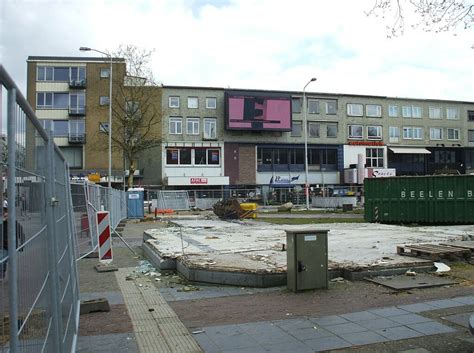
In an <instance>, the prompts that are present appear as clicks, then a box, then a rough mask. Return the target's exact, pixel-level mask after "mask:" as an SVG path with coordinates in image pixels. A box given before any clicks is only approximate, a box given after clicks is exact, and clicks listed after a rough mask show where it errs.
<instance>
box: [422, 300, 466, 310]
mask: <svg viewBox="0 0 474 353" xmlns="http://www.w3.org/2000/svg"><path fill="white" fill-rule="evenodd" d="M425 304H428V305H431V306H434V307H435V308H436V309H447V308H454V307H456V306H463V305H464V304H463V303H460V302H457V301H454V300H451V299H442V300H433V301H430V302H426V303H425Z"/></svg>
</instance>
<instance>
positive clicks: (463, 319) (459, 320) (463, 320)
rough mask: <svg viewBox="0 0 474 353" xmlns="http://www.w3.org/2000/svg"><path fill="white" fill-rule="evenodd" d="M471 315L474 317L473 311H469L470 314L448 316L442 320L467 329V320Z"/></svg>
mask: <svg viewBox="0 0 474 353" xmlns="http://www.w3.org/2000/svg"><path fill="white" fill-rule="evenodd" d="M471 315H474V311H470V312H467V313H462V314H456V315H448V316H444V317H442V319H443V320H446V321H449V322H452V323H453V324H456V325H459V326H462V327H465V328H467V329H468V328H469V318H470V317H471Z"/></svg>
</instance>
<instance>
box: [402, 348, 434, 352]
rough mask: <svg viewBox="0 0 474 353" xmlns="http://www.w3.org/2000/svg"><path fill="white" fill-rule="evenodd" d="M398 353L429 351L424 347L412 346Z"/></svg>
mask: <svg viewBox="0 0 474 353" xmlns="http://www.w3.org/2000/svg"><path fill="white" fill-rule="evenodd" d="M398 353H431V352H430V351H429V350H427V349H425V348H413V349H407V350H405V351H399V352H398Z"/></svg>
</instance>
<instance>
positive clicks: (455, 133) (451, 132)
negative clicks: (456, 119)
mask: <svg viewBox="0 0 474 353" xmlns="http://www.w3.org/2000/svg"><path fill="white" fill-rule="evenodd" d="M459 138H460V130H459V129H450V128H448V140H459Z"/></svg>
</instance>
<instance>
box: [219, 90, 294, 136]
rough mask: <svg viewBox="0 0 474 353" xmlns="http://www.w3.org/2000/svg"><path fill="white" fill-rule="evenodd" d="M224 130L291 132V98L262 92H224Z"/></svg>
mask: <svg viewBox="0 0 474 353" xmlns="http://www.w3.org/2000/svg"><path fill="white" fill-rule="evenodd" d="M225 103H226V129H228V130H254V131H265V130H270V131H291V96H290V95H284V94H272V93H266V92H265V93H264V92H238V91H229V92H225Z"/></svg>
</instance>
